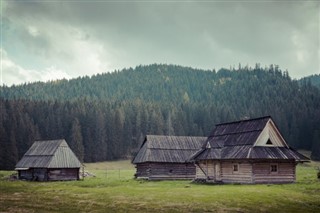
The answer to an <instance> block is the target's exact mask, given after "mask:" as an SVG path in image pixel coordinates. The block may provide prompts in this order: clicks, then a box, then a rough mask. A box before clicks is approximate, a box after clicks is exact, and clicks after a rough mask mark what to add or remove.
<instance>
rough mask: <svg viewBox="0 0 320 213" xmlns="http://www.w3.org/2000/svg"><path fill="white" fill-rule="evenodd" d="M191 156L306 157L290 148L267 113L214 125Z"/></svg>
mask: <svg viewBox="0 0 320 213" xmlns="http://www.w3.org/2000/svg"><path fill="white" fill-rule="evenodd" d="M191 159H193V160H204V159H217V160H218V159H219V160H221V159H225V160H227V159H228V160H232V159H265V160H266V159H279V160H280V159H282V160H285V159H291V160H296V161H308V160H309V159H308V158H307V157H305V156H303V155H302V154H300V153H298V152H297V151H295V150H294V149H292V148H290V147H289V146H288V144H287V143H286V141H285V140H284V139H283V137H282V136H281V134H280V132H279V130H278V129H277V127H276V125H275V124H274V122H273V121H272V118H271V117H270V116H267V117H261V118H255V119H249V120H241V121H236V122H231V123H223V124H218V125H216V127H215V129H214V130H213V131H212V132H211V134H210V136H209V137H208V140H207V141H206V143H205V144H204V146H203V147H202V150H200V151H198V152H197V153H196V154H194V155H193V156H192V157H191Z"/></svg>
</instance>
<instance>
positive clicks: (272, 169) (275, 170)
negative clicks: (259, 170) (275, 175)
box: [270, 165, 278, 172]
mask: <svg viewBox="0 0 320 213" xmlns="http://www.w3.org/2000/svg"><path fill="white" fill-rule="evenodd" d="M270 171H271V172H278V165H271V166H270Z"/></svg>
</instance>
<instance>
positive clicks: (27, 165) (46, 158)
mask: <svg viewBox="0 0 320 213" xmlns="http://www.w3.org/2000/svg"><path fill="white" fill-rule="evenodd" d="M80 167H81V162H80V161H79V160H78V158H77V157H76V155H75V154H74V153H73V152H72V150H71V149H70V147H69V146H68V144H67V142H66V141H65V140H50V141H36V142H34V143H33V144H32V146H31V147H30V149H29V150H28V151H27V152H26V153H25V154H24V156H23V157H22V159H21V160H20V161H19V162H18V163H17V165H16V168H15V170H17V171H18V178H19V179H22V180H35V181H55V180H79V172H80Z"/></svg>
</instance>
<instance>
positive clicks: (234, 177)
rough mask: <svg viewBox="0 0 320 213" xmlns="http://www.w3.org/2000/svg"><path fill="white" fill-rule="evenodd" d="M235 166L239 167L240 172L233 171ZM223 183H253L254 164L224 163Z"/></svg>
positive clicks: (242, 162)
mask: <svg viewBox="0 0 320 213" xmlns="http://www.w3.org/2000/svg"><path fill="white" fill-rule="evenodd" d="M234 165H238V171H233V166H234ZM221 181H222V182H224V183H252V182H253V181H252V164H251V163H250V162H246V161H239V162H237V161H234V162H232V161H231V162H230V161H222V162H221Z"/></svg>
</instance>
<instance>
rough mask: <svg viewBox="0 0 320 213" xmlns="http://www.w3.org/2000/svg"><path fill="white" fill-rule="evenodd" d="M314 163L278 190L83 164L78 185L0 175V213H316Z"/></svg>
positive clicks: (319, 205) (122, 165)
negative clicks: (147, 176)
mask: <svg viewBox="0 0 320 213" xmlns="http://www.w3.org/2000/svg"><path fill="white" fill-rule="evenodd" d="M319 165H320V164H319V163H315V162H313V163H311V164H303V165H299V166H298V167H297V182H296V183H295V184H282V185H202V184H193V183H191V182H190V181H156V182H151V181H142V180H135V179H133V174H134V172H135V170H134V168H133V167H132V165H131V164H130V162H128V161H118V162H106V163H95V164H87V165H86V167H85V168H86V170H87V171H89V172H90V173H93V174H95V175H96V177H88V178H85V179H84V180H83V181H61V182H27V181H8V180H7V178H6V176H8V175H9V174H10V173H8V172H3V171H1V172H0V178H1V180H0V193H1V194H0V212H155V211H156V212H320V181H319V180H318V179H317V177H316V173H317V170H316V169H315V168H316V167H317V166H319Z"/></svg>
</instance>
